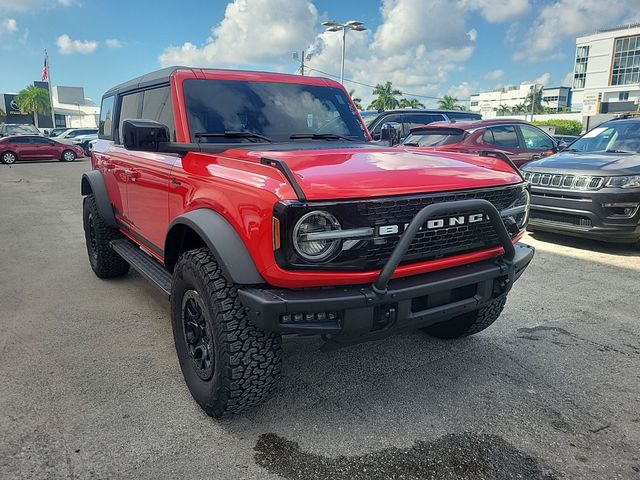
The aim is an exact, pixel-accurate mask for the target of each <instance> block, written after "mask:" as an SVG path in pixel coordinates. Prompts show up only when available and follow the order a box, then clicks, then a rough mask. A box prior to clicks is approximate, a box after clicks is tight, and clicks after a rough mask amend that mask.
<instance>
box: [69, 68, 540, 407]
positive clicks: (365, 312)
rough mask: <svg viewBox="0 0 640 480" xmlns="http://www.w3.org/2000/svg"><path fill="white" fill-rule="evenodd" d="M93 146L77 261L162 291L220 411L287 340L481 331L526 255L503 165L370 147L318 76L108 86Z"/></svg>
mask: <svg viewBox="0 0 640 480" xmlns="http://www.w3.org/2000/svg"><path fill="white" fill-rule="evenodd" d="M385 132H389V133H388V134H386V135H385ZM99 138H100V139H99V140H98V142H97V143H96V145H95V148H94V150H93V156H92V165H93V170H91V171H90V172H87V173H85V174H84V175H83V177H82V195H84V209H83V210H84V230H85V237H86V243H87V250H88V253H89V261H90V263H91V267H92V268H93V270H94V272H95V273H96V275H97V276H98V277H100V278H108V277H115V276H119V275H124V274H126V273H127V271H128V270H129V268H130V267H133V268H134V269H136V270H138V271H139V272H140V273H141V274H142V275H144V276H145V277H147V278H148V279H149V280H150V281H152V282H153V283H154V284H155V285H157V286H158V287H159V288H160V289H161V290H162V291H163V292H164V293H165V294H166V295H167V296H168V297H169V299H170V302H171V319H172V324H173V334H174V339H175V345H176V350H177V354H178V359H179V361H180V366H181V369H182V373H183V374H184V378H185V380H186V383H187V386H188V387H189V390H190V391H191V394H192V395H193V397H194V398H195V400H196V401H197V402H198V403H199V404H200V406H201V407H202V408H203V409H204V410H205V411H206V412H207V413H208V414H209V415H211V416H214V417H220V416H222V415H225V414H230V413H237V412H240V411H242V410H245V409H247V408H249V407H252V406H254V405H256V404H258V403H260V402H261V401H263V400H264V399H265V398H266V397H267V396H268V395H269V393H270V392H271V391H272V390H273V387H274V386H275V385H276V383H277V380H278V377H279V376H280V371H281V336H282V335H283V334H318V335H321V336H322V337H323V338H324V340H325V341H326V343H325V348H335V347H339V346H342V345H348V344H352V343H355V342H361V341H367V340H375V339H380V338H383V337H386V336H388V335H390V334H393V333H396V332H399V331H402V330H407V329H417V328H419V329H422V330H423V331H425V332H426V333H427V334H429V335H433V336H435V337H439V338H457V337H462V336H465V335H471V334H474V333H477V332H479V331H481V330H484V329H485V328H487V327H488V326H489V325H491V324H492V323H493V322H494V321H495V320H496V319H497V318H498V316H499V315H500V312H501V311H502V309H503V307H504V304H505V300H506V295H507V293H508V292H509V290H510V288H511V287H512V285H513V282H514V281H515V280H516V279H517V278H518V277H519V276H520V275H521V274H522V272H523V271H524V269H525V268H526V267H527V265H528V264H529V262H530V261H531V259H532V257H533V249H532V248H531V247H529V246H527V245H523V244H521V243H518V241H519V239H520V237H521V236H522V234H523V232H524V229H525V226H526V222H527V217H528V212H529V192H528V186H527V184H526V183H525V182H524V181H523V179H522V177H521V176H520V174H519V172H518V171H517V169H516V168H514V167H513V165H512V164H509V161H508V159H501V158H494V157H490V156H485V157H482V156H470V155H465V154H460V153H442V152H439V153H429V152H416V151H413V152H411V151H408V150H405V149H403V148H391V146H387V145H386V144H384V143H374V142H372V141H371V137H370V135H369V133H368V132H367V130H366V128H365V126H364V124H363V122H362V119H361V118H360V115H359V114H358V112H357V111H356V109H355V107H354V105H353V103H352V101H351V99H350V98H349V95H348V94H347V92H346V91H345V89H344V88H343V87H342V85H340V84H338V83H336V82H334V81H331V80H327V79H324V78H313V77H303V76H297V75H284V74H274V73H261V72H240V71H228V70H201V69H191V68H185V67H173V68H168V69H164V70H160V71H158V72H155V73H150V74H148V75H144V76H142V77H139V78H136V79H135V80H132V81H130V82H127V83H124V84H122V85H119V86H117V87H115V88H113V89H111V90H109V91H108V92H107V93H105V95H104V97H103V99H102V109H101V113H100V132H99ZM389 138H391V133H390V128H387V129H383V139H385V140H388V139H389Z"/></svg>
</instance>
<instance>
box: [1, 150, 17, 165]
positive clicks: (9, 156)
mask: <svg viewBox="0 0 640 480" xmlns="http://www.w3.org/2000/svg"><path fill="white" fill-rule="evenodd" d="M17 159H18V157H17V156H16V154H15V153H13V152H4V153H3V154H2V163H6V164H7V165H12V164H14V163H16V160H17Z"/></svg>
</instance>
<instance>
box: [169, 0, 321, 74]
mask: <svg viewBox="0 0 640 480" xmlns="http://www.w3.org/2000/svg"><path fill="white" fill-rule="evenodd" d="M317 26H318V12H317V10H316V7H315V6H314V5H313V3H312V2H311V1H310V0H235V1H233V2H232V3H229V4H228V5H227V8H226V10H225V15H224V18H223V20H222V21H221V22H220V24H218V25H217V26H216V27H214V28H212V29H211V37H209V38H208V39H207V41H206V42H205V43H204V44H203V45H195V44H193V43H191V42H186V43H184V44H183V45H181V46H171V47H168V48H167V49H166V50H165V51H164V52H163V53H162V54H161V55H160V59H159V60H160V64H161V65H163V66H168V65H194V66H217V67H220V66H236V65H246V64H259V65H269V64H278V63H279V64H282V63H283V62H285V61H286V60H287V59H291V53H292V52H294V51H297V50H300V49H302V48H304V46H305V45H309V44H311V43H312V42H313V39H314V36H315V29H316V28H317Z"/></svg>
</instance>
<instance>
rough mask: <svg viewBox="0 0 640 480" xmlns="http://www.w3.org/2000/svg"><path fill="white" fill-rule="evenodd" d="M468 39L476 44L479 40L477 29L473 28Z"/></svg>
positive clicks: (468, 34) (468, 33)
mask: <svg viewBox="0 0 640 480" xmlns="http://www.w3.org/2000/svg"><path fill="white" fill-rule="evenodd" d="M467 37H469V40H471V41H472V42H475V41H476V40H477V39H478V31H477V30H476V29H475V28H472V29H471V30H469V31H468V32H467Z"/></svg>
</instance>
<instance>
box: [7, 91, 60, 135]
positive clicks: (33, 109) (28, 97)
mask: <svg viewBox="0 0 640 480" xmlns="http://www.w3.org/2000/svg"><path fill="white" fill-rule="evenodd" d="M16 103H17V104H18V108H19V109H20V113H23V114H29V113H31V114H33V123H34V124H35V126H36V128H38V114H40V113H51V102H50V101H49V92H47V91H46V90H45V89H44V88H38V87H35V86H33V85H29V86H28V87H27V88H25V89H24V90H21V91H20V92H19V93H18V95H17V96H16Z"/></svg>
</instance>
